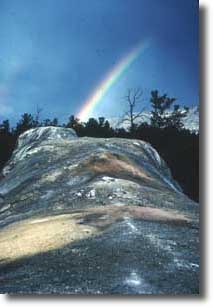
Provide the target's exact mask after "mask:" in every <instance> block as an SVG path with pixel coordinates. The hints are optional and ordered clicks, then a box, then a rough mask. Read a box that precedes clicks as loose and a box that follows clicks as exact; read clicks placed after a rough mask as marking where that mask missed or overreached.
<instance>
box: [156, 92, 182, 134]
mask: <svg viewBox="0 0 213 308" xmlns="http://www.w3.org/2000/svg"><path fill="white" fill-rule="evenodd" d="M175 100H176V99H175V98H169V97H168V96H167V94H164V95H162V96H160V95H159V93H158V91H157V90H155V91H152V92H151V99H150V102H151V105H152V108H153V111H152V112H151V114H152V115H151V125H152V126H153V127H156V128H164V127H166V126H167V121H168V116H166V115H165V112H166V110H168V109H169V108H170V107H171V105H172V104H173V103H174V102H175Z"/></svg>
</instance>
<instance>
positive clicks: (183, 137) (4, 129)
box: [0, 89, 199, 201]
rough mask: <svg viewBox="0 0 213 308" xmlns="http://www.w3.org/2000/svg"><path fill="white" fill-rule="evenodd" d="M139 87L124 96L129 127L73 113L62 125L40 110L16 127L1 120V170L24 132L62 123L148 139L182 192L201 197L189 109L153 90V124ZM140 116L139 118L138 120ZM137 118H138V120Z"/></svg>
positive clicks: (96, 133)
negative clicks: (188, 122) (188, 126)
mask: <svg viewBox="0 0 213 308" xmlns="http://www.w3.org/2000/svg"><path fill="white" fill-rule="evenodd" d="M142 94H143V93H142V91H141V90H140V89H136V90H132V89H131V90H128V92H127V95H126V96H125V102H126V103H127V105H126V106H127V108H126V113H125V115H124V117H123V119H122V121H123V122H128V125H127V126H128V129H124V128H113V127H112V126H111V125H110V123H109V121H108V120H107V119H105V118H104V117H99V118H98V119H95V118H90V119H89V120H88V121H86V122H81V121H80V120H79V119H77V118H76V117H75V116H74V115H71V116H70V117H69V119H68V122H67V123H64V124H60V123H59V121H58V119H57V118H54V119H52V120H51V119H45V120H41V119H40V114H41V109H38V108H37V112H36V115H34V116H33V115H32V114H29V113H24V114H23V115H22V116H21V119H20V120H19V121H18V122H17V123H16V125H15V127H11V126H10V122H9V120H4V121H2V122H1V123H0V169H2V168H3V166H4V165H5V163H6V162H7V161H8V159H9V158H10V157H11V154H12V152H13V150H14V148H15V145H16V142H17V139H18V137H19V135H20V134H22V133H23V132H25V131H27V130H29V129H31V128H36V127H40V126H43V127H45V126H62V127H67V128H73V129H74V130H75V131H76V133H77V135H78V136H79V137H84V136H88V137H97V138H112V137H118V138H133V139H141V140H144V141H147V142H149V143H150V144H151V145H152V146H153V147H154V148H155V149H156V150H157V151H158V152H159V153H160V155H161V156H162V158H163V159H164V160H165V161H166V162H167V164H168V166H169V167H170V169H171V171H172V174H173V177H174V178H175V179H176V180H177V181H178V182H179V184H180V185H181V187H182V189H183V191H184V192H185V193H186V194H187V195H188V196H189V197H190V198H192V199H194V200H196V201H198V199H199V134H195V133H193V132H190V131H189V130H186V129H185V128H184V125H183V120H184V118H185V117H186V116H187V113H188V108H186V107H184V108H180V107H179V105H177V104H175V101H176V100H175V98H170V97H168V95H167V94H163V95H160V94H159V92H158V91H157V90H155V91H152V92H151V96H150V106H151V117H150V123H147V121H146V119H143V109H141V110H140V111H137V110H138V106H139V105H140V104H141V105H143V104H142ZM137 119H140V121H138V120H137ZM136 120H137V121H136Z"/></svg>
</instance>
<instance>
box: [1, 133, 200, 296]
mask: <svg viewBox="0 0 213 308" xmlns="http://www.w3.org/2000/svg"><path fill="white" fill-rule="evenodd" d="M198 219H199V216H198V205H197V204H196V203H194V202H193V201H191V200H190V199H189V198H187V197H186V196H185V195H184V194H183V193H182V192H181V190H180V188H179V186H178V185H177V183H176V182H175V181H174V180H173V179H172V176H171V174H170V171H169V169H168V168H167V166H166V164H165V162H164V161H163V160H162V159H161V158H160V156H159V155H158V153H157V152H156V151H155V150H154V149H153V148H152V147H151V146H150V145H149V144H148V143H145V142H143V141H139V140H128V139H116V138H112V139H96V138H77V136H76V134H75V132H74V131H73V130H72V129H65V128H54V127H47V128H38V129H33V130H30V131H28V132H26V133H24V134H23V135H22V136H21V137H20V138H19V142H18V145H17V148H16V150H15V151H14V153H13V156H12V158H11V160H10V162H9V163H8V164H7V166H6V167H5V168H4V169H3V171H2V180H1V182H0V292H2V293H5V292H7V293H65V294H66V293H73V294H197V293H198V292H199V277H198V276H199V254H198V252H199V247H198V245H199V243H198V240H199V238H198Z"/></svg>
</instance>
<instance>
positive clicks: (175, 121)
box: [166, 105, 189, 130]
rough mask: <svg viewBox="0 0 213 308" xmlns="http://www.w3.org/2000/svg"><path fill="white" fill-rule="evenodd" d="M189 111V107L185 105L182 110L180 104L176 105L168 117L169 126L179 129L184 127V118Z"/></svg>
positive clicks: (167, 124)
mask: <svg viewBox="0 0 213 308" xmlns="http://www.w3.org/2000/svg"><path fill="white" fill-rule="evenodd" d="M188 111H189V108H188V107H184V108H183V109H182V110H181V109H180V106H179V105H174V110H173V111H172V112H171V114H169V116H168V117H167V123H166V126H167V127H172V128H176V129H178V130H180V129H182V128H183V127H184V124H183V122H182V120H183V119H184V118H185V117H186V116H187V114H188Z"/></svg>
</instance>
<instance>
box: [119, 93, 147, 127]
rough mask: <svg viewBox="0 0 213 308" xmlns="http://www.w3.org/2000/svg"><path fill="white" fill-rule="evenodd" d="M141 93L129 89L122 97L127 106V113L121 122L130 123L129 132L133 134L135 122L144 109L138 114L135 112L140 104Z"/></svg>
mask: <svg viewBox="0 0 213 308" xmlns="http://www.w3.org/2000/svg"><path fill="white" fill-rule="evenodd" d="M142 95H143V91H142V90H141V89H140V88H138V89H129V90H128V92H127V95H126V96H125V97H124V98H125V101H126V102H127V104H128V111H127V112H125V114H124V118H123V120H122V122H129V123H130V131H131V132H133V131H134V128H135V120H136V119H138V118H140V117H141V116H142V114H143V110H144V108H143V109H142V110H141V111H140V112H136V108H137V106H138V104H139V103H141V102H142Z"/></svg>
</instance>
